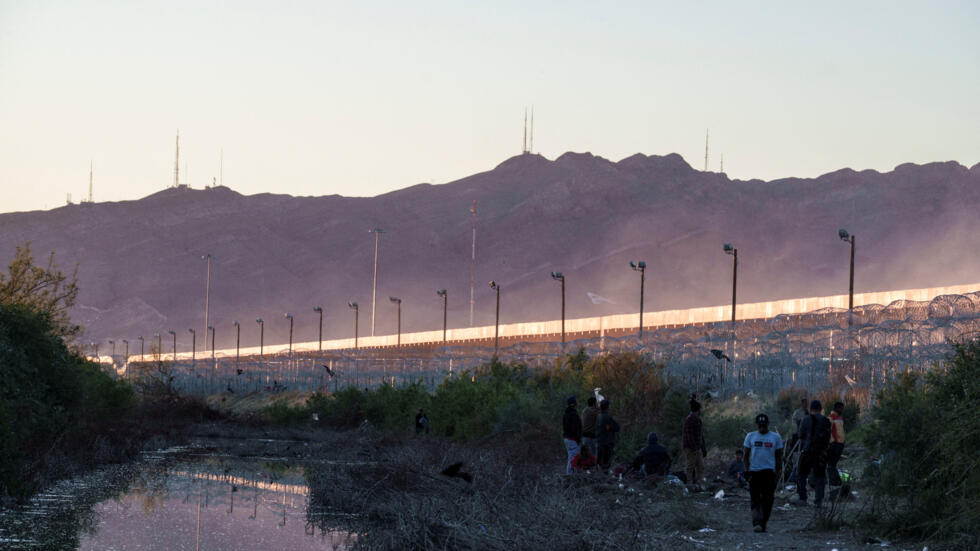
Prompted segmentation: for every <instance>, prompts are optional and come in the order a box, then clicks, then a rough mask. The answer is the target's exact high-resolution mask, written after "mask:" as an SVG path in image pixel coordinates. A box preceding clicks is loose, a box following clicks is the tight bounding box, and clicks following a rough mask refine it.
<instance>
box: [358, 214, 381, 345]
mask: <svg viewBox="0 0 980 551" xmlns="http://www.w3.org/2000/svg"><path fill="white" fill-rule="evenodd" d="M384 232H385V231H384V230H383V229H381V228H374V229H373V230H368V233H373V234H374V283H373V284H372V285H371V336H372V337H373V336H374V308H375V302H376V299H377V295H378V251H379V250H380V249H381V234H383V233H384ZM355 348H356V347H355Z"/></svg>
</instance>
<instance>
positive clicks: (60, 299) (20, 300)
mask: <svg viewBox="0 0 980 551" xmlns="http://www.w3.org/2000/svg"><path fill="white" fill-rule="evenodd" d="M77 298H78V265H75V270H74V272H72V274H71V276H68V275H66V274H65V273H63V272H62V271H61V270H60V269H58V266H57V265H56V264H55V262H54V251H52V252H51V255H50V256H49V257H48V265H47V267H41V266H38V265H36V264H34V256H33V255H32V254H31V243H30V242H29V241H28V242H27V243H25V244H24V245H23V246H18V247H17V254H16V255H14V259H13V260H12V261H11V262H10V266H9V267H8V268H7V273H6V274H4V273H0V303H2V304H9V305H15V304H16V305H20V306H23V307H25V308H27V309H29V310H31V311H33V312H36V313H38V314H42V315H46V316H48V318H49V319H50V320H51V325H52V327H53V329H54V332H55V333H56V334H57V335H58V336H60V337H62V338H63V339H65V340H66V341H70V340H71V339H72V338H74V337H75V336H76V335H78V334H79V333H80V332H81V327H80V326H78V325H75V324H73V323H72V322H71V318H70V317H69V316H68V310H69V309H71V307H72V306H74V305H75V300H76V299H77Z"/></svg>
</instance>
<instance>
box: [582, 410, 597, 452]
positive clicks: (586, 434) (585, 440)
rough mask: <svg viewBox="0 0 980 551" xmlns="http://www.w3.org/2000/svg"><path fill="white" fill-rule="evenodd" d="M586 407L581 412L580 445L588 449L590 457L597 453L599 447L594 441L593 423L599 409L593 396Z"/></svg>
mask: <svg viewBox="0 0 980 551" xmlns="http://www.w3.org/2000/svg"><path fill="white" fill-rule="evenodd" d="M586 403H587V404H588V405H587V406H585V409H584V410H582V445H583V446H586V447H587V448H589V451H590V452H592V455H597V454H598V453H599V446H598V444H597V443H596V439H595V421H596V418H597V417H599V408H598V407H596V401H595V396H589V399H588V401H587V402H586Z"/></svg>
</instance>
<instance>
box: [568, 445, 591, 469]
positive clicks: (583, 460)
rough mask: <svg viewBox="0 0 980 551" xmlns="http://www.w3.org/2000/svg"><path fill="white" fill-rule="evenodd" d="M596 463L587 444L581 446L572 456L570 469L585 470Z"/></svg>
mask: <svg viewBox="0 0 980 551" xmlns="http://www.w3.org/2000/svg"><path fill="white" fill-rule="evenodd" d="M595 465H596V458H595V456H594V455H592V452H591V451H589V447H588V446H581V447H580V448H579V452H578V453H577V454H575V457H573V458H572V469H575V470H576V471H578V472H582V471H587V470H589V469H591V468H592V467H595Z"/></svg>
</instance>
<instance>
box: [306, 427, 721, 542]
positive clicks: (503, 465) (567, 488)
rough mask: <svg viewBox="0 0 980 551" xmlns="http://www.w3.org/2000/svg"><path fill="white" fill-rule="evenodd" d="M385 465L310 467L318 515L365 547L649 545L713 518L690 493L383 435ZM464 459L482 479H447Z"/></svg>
mask: <svg viewBox="0 0 980 551" xmlns="http://www.w3.org/2000/svg"><path fill="white" fill-rule="evenodd" d="M372 455H374V456H375V458H376V461H375V462H371V463H361V464H357V463H355V464H342V463H338V464H331V465H326V466H324V467H323V468H321V469H317V470H311V472H310V474H308V477H309V483H310V488H311V507H310V515H311V517H313V518H314V519H315V522H318V523H320V524H321V526H327V527H331V528H337V527H338V525H339V526H342V527H344V528H347V529H350V530H352V531H353V532H356V533H358V534H362V536H360V537H359V538H358V540H357V546H358V548H363V549H518V548H521V549H596V548H602V549H644V548H664V547H667V546H671V544H670V543H669V542H670V541H671V540H672V539H673V540H674V541H675V544H676V543H681V544H683V540H682V539H678V534H677V531H678V530H691V529H695V530H696V529H698V528H702V527H703V526H704V522H705V521H704V519H703V516H702V515H701V514H700V512H699V511H698V510H697V507H695V506H694V505H693V504H691V503H690V501H689V500H686V499H685V497H684V490H683V488H676V487H664V486H662V485H660V486H657V485H653V484H650V485H647V484H645V483H640V484H633V485H621V484H620V483H619V482H618V481H617V480H616V479H614V478H612V477H609V476H606V475H600V474H592V475H589V474H583V475H579V476H575V477H566V476H563V475H559V474H558V469H557V468H556V467H555V466H554V465H547V466H542V465H536V464H529V463H524V462H522V461H521V458H520V457H513V456H506V455H504V454H503V453H502V452H501V451H499V450H498V449H497V448H479V447H474V446H465V447H464V446H460V445H455V444H446V443H445V442H444V441H436V440H409V441H395V440H387V441H386V440H385V439H381V440H380V441H379V442H378V445H377V452H376V453H375V454H372ZM456 462H462V463H463V466H462V468H461V470H462V471H466V472H468V473H471V474H472V475H473V482H472V483H467V482H465V481H463V480H462V479H460V478H449V477H445V476H441V475H440V474H439V473H440V471H442V470H443V469H444V468H446V467H447V466H449V465H451V464H453V463H456Z"/></svg>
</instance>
